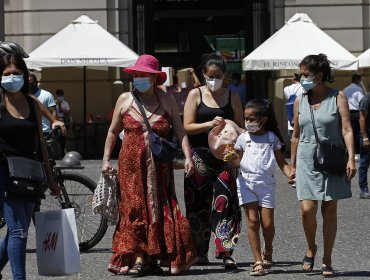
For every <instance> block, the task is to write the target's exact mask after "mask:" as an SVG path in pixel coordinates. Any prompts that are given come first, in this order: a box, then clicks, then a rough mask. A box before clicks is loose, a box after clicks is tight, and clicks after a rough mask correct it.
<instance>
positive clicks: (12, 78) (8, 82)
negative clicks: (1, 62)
mask: <svg viewBox="0 0 370 280" xmlns="http://www.w3.org/2000/svg"><path fill="white" fill-rule="evenodd" d="M23 85H24V79H23V75H9V76H2V77H1V86H2V87H3V88H4V89H5V90H6V91H7V92H11V93H14V92H17V91H20V90H21V88H22V87H23Z"/></svg>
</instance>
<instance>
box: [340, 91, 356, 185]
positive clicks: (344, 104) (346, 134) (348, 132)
mask: <svg viewBox="0 0 370 280" xmlns="http://www.w3.org/2000/svg"><path fill="white" fill-rule="evenodd" d="M337 104H338V110H339V114H340V116H341V119H342V134H343V138H344V142H345V143H346V147H347V151H348V164H347V177H348V178H349V179H351V178H353V177H354V176H355V174H356V164H355V145H354V139H353V131H352V126H351V121H350V114H349V106H348V101H347V98H346V96H345V95H344V93H343V92H342V91H340V92H339V93H338V96H337Z"/></svg>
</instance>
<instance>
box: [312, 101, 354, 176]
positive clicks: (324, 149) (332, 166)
mask: <svg viewBox="0 0 370 280" xmlns="http://www.w3.org/2000/svg"><path fill="white" fill-rule="evenodd" d="M309 106H310V112H311V121H312V126H313V131H314V134H315V138H316V147H315V151H314V154H313V165H314V168H315V169H316V170H319V171H324V172H329V173H333V174H336V175H343V174H344V173H345V172H346V169H347V163H348V154H347V150H346V149H345V148H342V147H338V146H335V145H333V144H332V143H330V142H329V141H320V139H319V136H318V134H317V130H316V125H315V118H314V115H313V109H312V106H311V104H309Z"/></svg>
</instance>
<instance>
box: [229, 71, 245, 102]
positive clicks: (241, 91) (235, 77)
mask: <svg viewBox="0 0 370 280" xmlns="http://www.w3.org/2000/svg"><path fill="white" fill-rule="evenodd" d="M227 88H228V89H229V90H230V91H231V92H236V93H237V94H238V95H239V98H240V101H241V102H242V106H243V109H244V107H245V103H246V100H247V93H246V90H247V88H246V86H245V83H244V82H242V81H241V76H240V74H239V73H233V74H232V76H231V83H230V84H229V85H228V86H227Z"/></svg>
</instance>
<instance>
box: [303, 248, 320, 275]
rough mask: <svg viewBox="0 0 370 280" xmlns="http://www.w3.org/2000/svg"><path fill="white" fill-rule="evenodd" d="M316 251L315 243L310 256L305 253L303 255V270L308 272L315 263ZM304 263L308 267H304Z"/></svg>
mask: <svg viewBox="0 0 370 280" xmlns="http://www.w3.org/2000/svg"><path fill="white" fill-rule="evenodd" d="M316 252H317V246H316V245H315V251H314V253H313V256H312V257H308V256H307V255H305V256H304V258H303V260H302V269H303V270H304V271H307V272H310V271H312V269H313V266H314V265H315V256H316ZM305 265H308V268H304V266H305Z"/></svg>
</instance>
